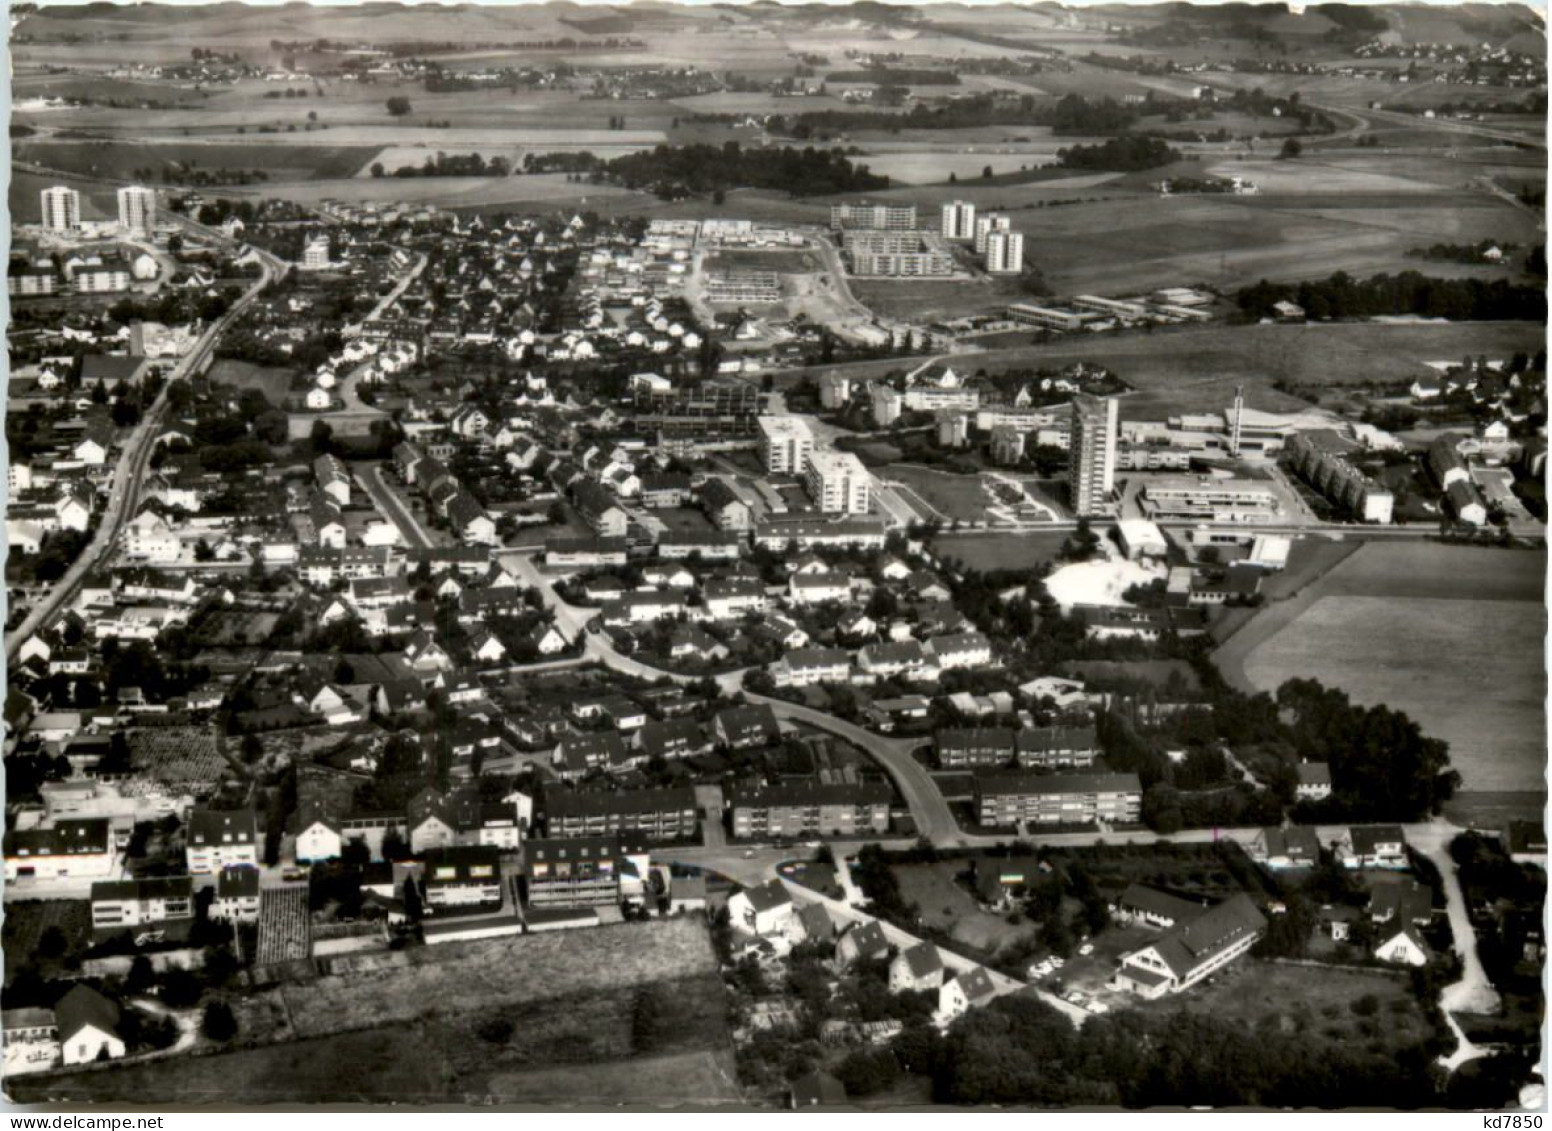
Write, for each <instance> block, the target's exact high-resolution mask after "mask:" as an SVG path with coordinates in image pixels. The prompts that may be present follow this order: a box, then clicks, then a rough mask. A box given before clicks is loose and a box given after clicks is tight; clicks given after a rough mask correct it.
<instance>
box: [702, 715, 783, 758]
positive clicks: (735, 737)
mask: <svg viewBox="0 0 1552 1131" xmlns="http://www.w3.org/2000/svg"><path fill="white" fill-rule="evenodd" d="M711 729H712V734H713V735H714V736H715V738H716V740H717V743H718V745H720V746H722V747H723V748H724V749H727V750H749V749H752V748H754V747H758V746H766V745H768V744H770V743H773V742H779V741H781V725H780V724H779V723H778V722H777V721H776V713H775V712H774V711H772V710H771V709H770V708H769V707H767V706H765V705H763V704H758V705H751V706H743V707H728V708H727V709H725V710H722V711H718V712H717V714H716V716H715V717H714V718H713V719H712V723H711Z"/></svg>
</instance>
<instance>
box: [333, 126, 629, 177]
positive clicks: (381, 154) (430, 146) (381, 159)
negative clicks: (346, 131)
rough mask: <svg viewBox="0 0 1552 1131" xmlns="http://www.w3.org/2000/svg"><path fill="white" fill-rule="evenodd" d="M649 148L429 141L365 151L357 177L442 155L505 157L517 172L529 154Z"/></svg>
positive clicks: (608, 153)
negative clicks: (376, 167)
mask: <svg viewBox="0 0 1552 1131" xmlns="http://www.w3.org/2000/svg"><path fill="white" fill-rule="evenodd" d="M529 132H532V131H529ZM648 148H650V145H648V144H646V143H643V144H639V145H600V144H597V143H595V142H588V141H583V142H570V141H554V142H544V143H543V144H540V145H532V144H530V145H499V144H498V145H481V146H470V147H468V148H464V149H459V148H449V147H448V146H447V145H444V144H442V143H441V142H439V141H437V140H435V139H430V138H428V139H427V140H426V141H424V142H420V143H418V144H414V145H390V146H386V147H384V148H383V149H378V150H370V149H369V150H365V151H364V152H365V153H366V154H367V156H366V158H365V159H364V163H363V164H362V165H361V166H360V167H359V168H357V170H356V176H358V177H370V176H371V175H372V167H373V166H374V165H381V166H382V167H383V171H384V172H386V173H388V174H390V175H392V173H393V172H394V170H396V169H404V168H412V169H418V168H420V167H421V166H422V165H424V164H425V162H426V159H427V158H428V157H436V156H437V155H438V154H445V155H446V156H447V157H468V156H469V155H471V154H479V156H481V157H483V158H485V159H486V160H487V161H489V160H491V159H493V158H496V157H503V158H505V159H506V161H507V163H508V164H509V165H510V166H511V167H512V168H513V169H521V168H522V162H523V155H524V154H525V153H561V152H564V153H572V152H579V153H580V152H587V153H591V154H592V155H593V156H594V157H598V158H600V159H602V160H604V161H612V160H613V159H614V158H616V157H624V156H626V155H628V154H631V153H638V152H640V151H641V150H643V149H648ZM357 152H362V151H357Z"/></svg>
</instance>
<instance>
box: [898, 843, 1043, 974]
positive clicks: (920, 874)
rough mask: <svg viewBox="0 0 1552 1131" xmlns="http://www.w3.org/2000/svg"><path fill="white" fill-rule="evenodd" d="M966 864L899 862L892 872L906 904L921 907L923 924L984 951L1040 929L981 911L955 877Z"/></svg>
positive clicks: (1030, 924) (998, 947) (961, 861)
mask: <svg viewBox="0 0 1552 1131" xmlns="http://www.w3.org/2000/svg"><path fill="white" fill-rule="evenodd" d="M966 866H967V864H966V862H965V861H963V860H955V861H943V862H940V863H937V864H902V865H896V866H895V869H894V873H895V877H896V879H898V880H899V881H900V893H901V894H902V895H903V896H904V897H905V900H906V902H907V903H914V904H915V905H916V906H917V907H918V908H919V909H920V912H921V918H922V922H923V923H925V924H927V925H928V926H930V927H935V928H937V929H939V930H943V931H948V932H949V934H950V935H952V937H953V938H954V940H955V941H956V942H960V943H963V944H964V945H965V946H967V947H971V948H973V949H975V950H978V951H981V952H983V953H985V954H995V953H996V952H997V951H998V950H1001V949H1002V948H1003V947H1004V946H1006V945H1007V944H1008V943H1011V942H1013V941H1014V940H1016V939H1020V938H1026V937H1028V936H1029V935H1031V934H1034V933H1035V932H1036V931H1037V930H1038V929H1039V927H1038V925H1037V924H1034V923H1031V922H1029V921H1028V920H1027V919H1026V920H1024V921H1023V922H1021V923H1018V924H1013V923H1009V922H1008V921H1007V919H1006V917H1004V916H1001V915H993V914H991V913H990V912H988V911H983V910H982V909H981V906H980V904H978V903H977V902H976V900H975V896H974V895H972V894H971V893H970V890H969V889H968V888H966V887H964V886H963V885H962V884H960V883H959V882H958V881H957V880H956V879H955V876H956V874H957V873H959V872H962V871H964V870H965V868H966Z"/></svg>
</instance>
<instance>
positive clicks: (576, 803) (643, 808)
mask: <svg viewBox="0 0 1552 1131" xmlns="http://www.w3.org/2000/svg"><path fill="white" fill-rule="evenodd" d="M544 804H545V813H546V815H547V816H548V817H549V819H550V820H551V821H555V820H558V819H561V818H564V817H592V816H604V815H610V814H622V815H623V814H636V813H666V812H682V811H684V810H686V809H694V808H695V790H694V789H693V788H692V787H690V786H687V785H686V786H670V787H668V788H665V789H626V790H615V791H613V792H607V793H606V792H604V791H603V790H587V791H577V790H567V789H557V790H553V791H550V792H548V793H546V794H545V799H544Z"/></svg>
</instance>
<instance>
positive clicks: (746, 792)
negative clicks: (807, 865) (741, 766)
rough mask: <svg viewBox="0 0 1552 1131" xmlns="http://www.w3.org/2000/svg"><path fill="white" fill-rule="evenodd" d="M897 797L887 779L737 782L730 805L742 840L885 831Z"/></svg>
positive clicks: (730, 791) (731, 790)
mask: <svg viewBox="0 0 1552 1131" xmlns="http://www.w3.org/2000/svg"><path fill="white" fill-rule="evenodd" d="M893 797H894V793H893V791H892V790H891V789H890V787H889V786H888V785H885V784H884V783H882V782H849V783H848V782H829V783H825V782H817V781H803V782H781V783H778V784H775V785H764V784H760V783H734V784H733V785H732V786H730V787H729V788H728V791H727V806H728V809H729V811H730V813H731V817H732V829H733V835H734V836H735V837H738V838H740V839H759V840H764V839H768V838H777V839H782V838H789V839H796V838H800V837H810V836H855V835H864V834H868V833H872V834H876V835H883V834H885V833H887V832H888V831H889V806H890V802H891V801H892V799H893Z"/></svg>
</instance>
